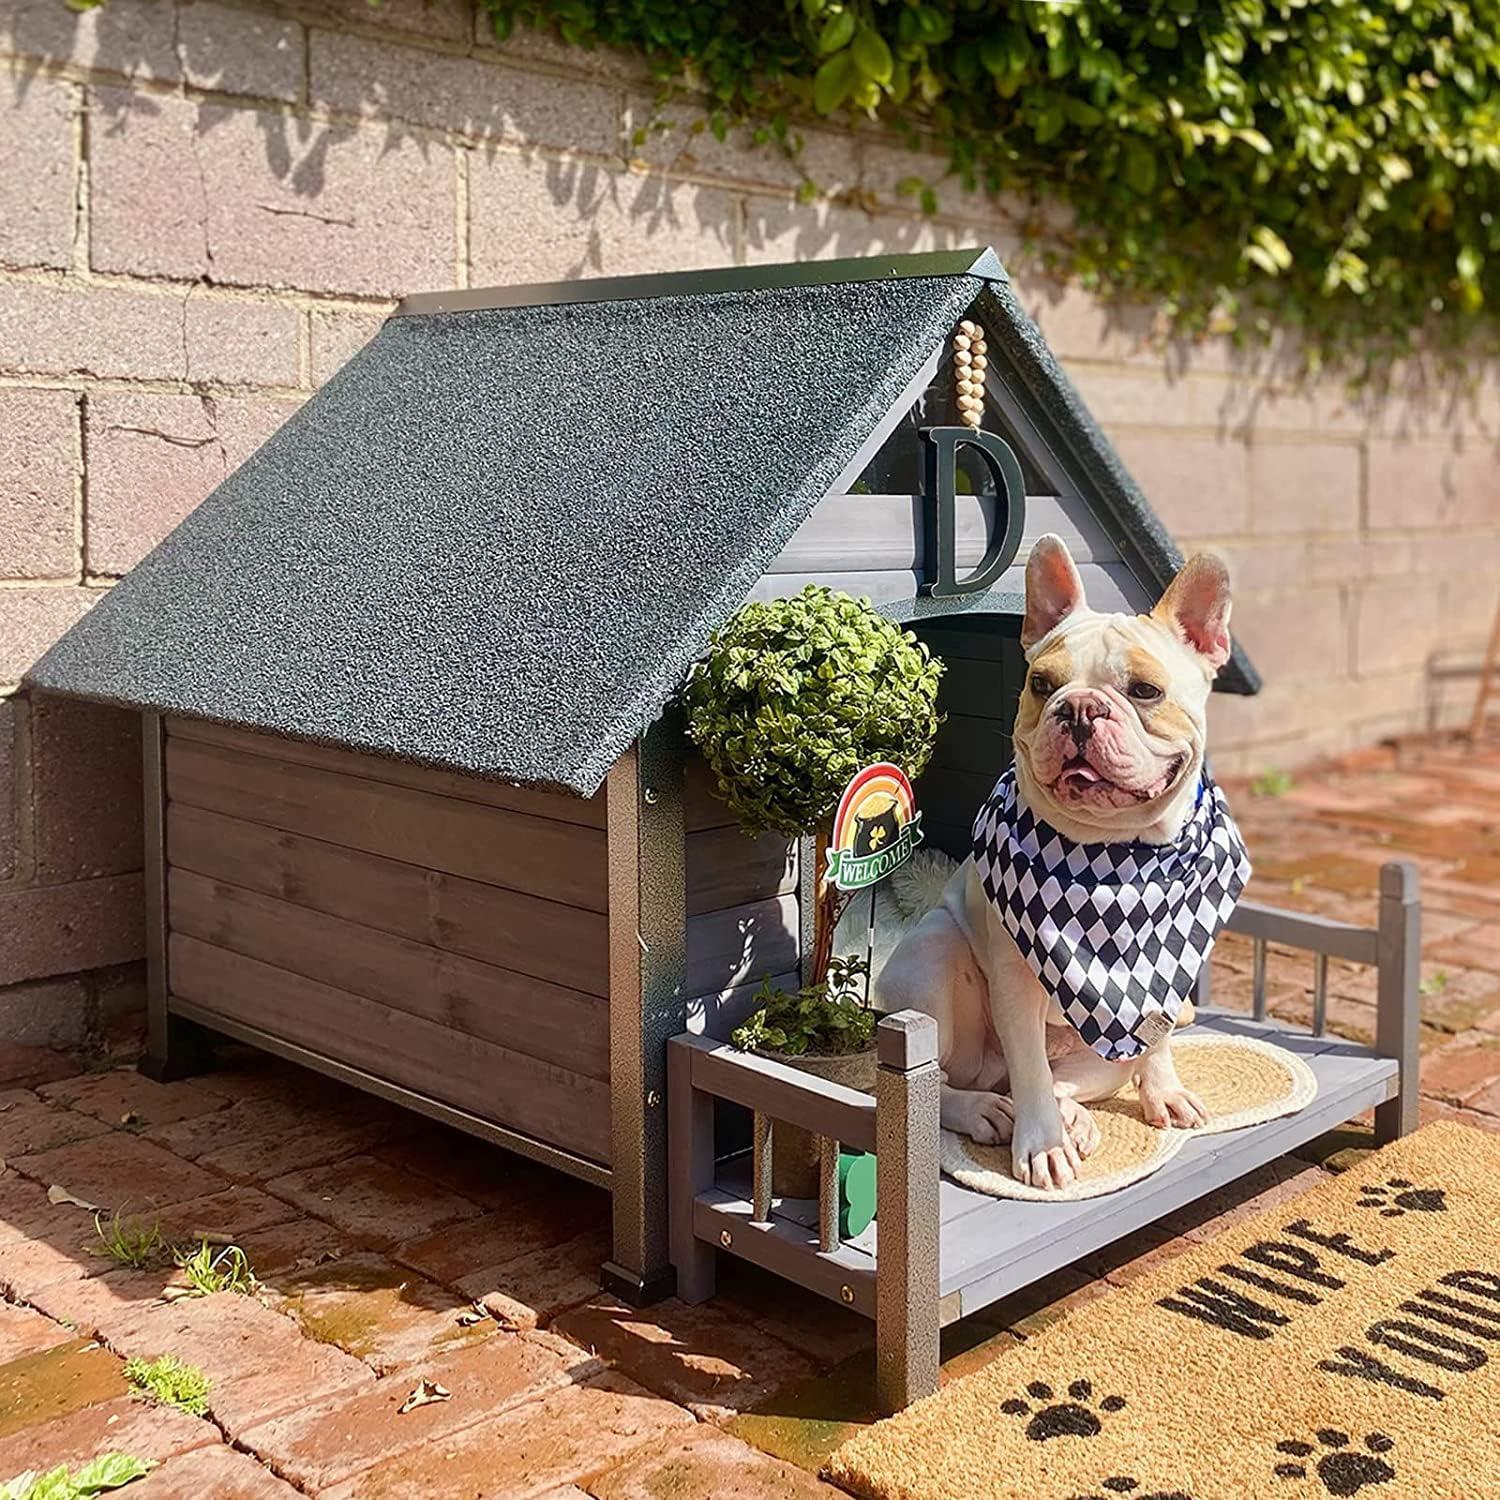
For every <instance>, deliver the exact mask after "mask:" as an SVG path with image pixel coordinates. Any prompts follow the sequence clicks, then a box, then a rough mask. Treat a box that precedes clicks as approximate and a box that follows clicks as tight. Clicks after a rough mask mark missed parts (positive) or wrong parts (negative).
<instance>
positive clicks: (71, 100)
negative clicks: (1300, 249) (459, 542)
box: [0, 0, 1500, 1043]
mask: <svg viewBox="0 0 1500 1500" xmlns="http://www.w3.org/2000/svg"><path fill="white" fill-rule="evenodd" d="M476 37H477V38H478V40H477V41H476ZM0 65H3V66H4V68H5V69H6V76H5V77H4V78H3V79H0V695H10V696H8V697H0V1039H11V1040H24V1041H59V1042H64V1043H76V1042H81V1041H87V1040H89V1039H90V1038H91V1037H94V1036H96V1035H97V1033H98V1031H99V1029H100V1028H101V1027H102V1026H105V1025H107V1023H108V1021H109V1019H110V1018H111V1017H112V1016H113V1015H115V1014H116V1013H118V1012H120V1011H122V1010H124V1011H128V1010H129V1008H130V1007H131V1006H132V1005H135V1004H138V1003H139V983H138V968H137V967H132V964H133V961H135V960H137V959H138V957H139V954H140V951H141V913H140V876H139V868H140V812H139V795H138V793H139V782H138V766H137V760H138V736H137V732H136V729H135V726H134V723H133V721H132V719H131V718H130V717H129V716H126V715H122V714H119V713H116V712H112V711H105V710H100V709H94V708H88V707H80V706H76V705H69V704H60V703H57V702H43V701H31V702H28V701H26V699H25V697H24V695H14V687H15V683H16V681H17V679H18V678H19V677H20V675H21V673H22V672H23V671H24V670H25V668H26V666H27V665H28V663H29V662H31V661H32V660H33V659H34V658H35V657H36V656H37V654H38V653H39V652H40V651H41V650H43V649H44V648H45V647H46V645H47V644H48V643H49V642H50V641H51V640H53V639H54V638H55V637H56V636H57V635H58V634H59V633H60V632H61V631H62V630H63V629H65V628H66V627H67V625H68V624H69V623H70V622H71V621H73V620H75V619H77V618H78V616H79V615H80V614H81V613H82V612H83V611H84V610H86V609H87V608H88V607H89V604H90V603H91V602H92V601H93V600H94V599H96V598H97V597H98V595H99V593H100V591H101V590H103V589H106V588H108V587H109V586H110V584H111V583H112V582H113V580H115V579H116V578H118V577H119V576H120V575H121V574H122V573H124V572H125V571H126V570H127V569H128V568H129V567H130V566H131V565H132V564H133V563H134V562H135V561H136V560H137V559H139V558H140V557H141V556H142V555H143V554H144V553H145V552H146V551H147V550H148V549H149V548H150V547H151V546H152V544H153V543H155V542H156V541H157V539H158V538H160V537H161V536H162V535H163V534H164V533H165V532H166V531H167V530H168V529H169V528H170V527H171V526H172V525H173V524H174V523H175V522H176V521H177V520H178V519H179V518H180V517H181V516H182V515H183V514H184V513H185V512H186V511H187V510H189V509H190V508H191V507H192V506H193V505H194V504H196V503H197V501H198V500H199V499H201V498H202V497H203V495H205V494H206V493H207V492H208V491H209V490H210V489H211V488H212V487H213V486H214V484H215V483H216V482H217V481H218V480H219V479H221V478H222V477H223V476H224V475H225V474H226V473H227V472H229V470H231V469H232V468H233V467H234V466H235V465H236V464H237V463H239V462H240V460H241V459H243V458H244V457H245V455H246V454H248V453H249V452H250V451H251V450H252V449H253V448H254V447H255V446H256V445H257V444H258V443H259V442H261V441H262V440H263V439H264V438H265V436H266V435H267V434H268V433H269V432H271V431H272V430H273V429H274V428H275V427H276V425H277V424H278V423H279V422H281V421H282V420H283V419H284V418H285V417H286V415H287V414H288V413H289V412H290V411H291V410H293V409H294V408H295V406H296V405H297V403H298V402H299V401H302V400H304V399H306V397H307V395H308V393H309V392H310V391H312V390H314V389H315V388H316V387H317V385H318V384H319V382H320V381H322V380H324V379H325V378H326V377H327V376H328V375H329V374H330V373H331V372H332V371H333V370H334V369H336V368H337V367H338V365H339V363H340V362H341V361H342V360H343V359H345V358H346V357H347V356H348V355H349V354H350V353H351V352H352V351H353V350H354V349H355V348H357V347H358V346H359V344H360V343H361V342H362V341H363V340H364V339H365V338H366V337H367V336H368V335H369V333H370V332H371V330H372V329H373V328H374V327H375V326H376V324H377V323H378V321H379V319H380V318H381V316H382V315H383V314H384V312H385V311H386V310H387V309H388V308H389V307H390V306H391V303H392V300H393V299H394V298H396V297H397V296H399V295H400V294H402V293H403V292H406V291H410V290H417V289H422V288H431V287H441V286H447V285H458V286H463V285H479V284H484V283H487V282H512V281H530V280H541V279H553V278H560V277H568V276H577V275H590V274H593V275H598V274H608V273H621V272H628V271H655V270H675V269H684V268H691V267H699V266H715V265H723V264H726V263H747V262H753V261H772V260H787V259H794V258H805V257H811V256H824V255H859V254H867V253H871V252H876V251H881V250H889V251H895V250H918V249H933V248H942V247H949V246H960V245H973V244H981V243H986V242H988V243H993V244H995V245H996V247H997V248H998V249H999V250H1000V251H1001V253H1002V255H1004V256H1006V257H1007V258H1009V259H1011V260H1012V261H1013V263H1015V264H1018V265H1021V266H1024V264H1025V259H1024V255H1023V254H1022V252H1024V250H1025V248H1026V245H1025V243H1023V242H1024V241H1025V240H1026V235H1025V233H1023V231H1022V229H1021V228H1019V227H1018V221H1017V220H1016V218H1015V217H1013V216H1012V215H1010V214H1008V213H1007V212H1006V210H1005V206H1004V205H1003V204H996V203H989V202H985V201H982V200H978V199H972V198H967V197H965V195H963V194H962V193H960V192H959V191H958V190H957V189H951V190H945V191H943V192H942V194H941V197H942V207H943V210H944V213H943V215H942V216H941V217H940V218H938V219H937V220H934V221H924V220H922V219H921V218H920V217H918V216H916V215H915V214H913V213H912V211H911V210H912V201H911V200H910V199H909V198H906V197H903V196H902V195H901V194H900V192H899V191H898V184H899V183H901V181H902V179H904V178H907V177H909V176H911V175H913V174H914V173H915V174H917V175H928V176H935V175H938V167H937V165H936V164H935V163H933V162H931V161H928V160H926V159H924V158H922V157H920V156H914V155H913V154H912V153H910V152H908V151H905V150H898V149H895V148H893V147H891V146H890V145H888V144H887V143H885V142H884V141H883V140H882V139H880V138H879V137H877V136H873V135H865V136H857V137H856V136H851V135H849V134H846V133H842V132H840V131H835V130H827V129H814V130H809V131H808V132H807V139H806V145H805V150H804V153H803V156H802V158H801V163H800V165H794V164H793V163H792V162H790V161H788V160H787V159H785V158H784V157H783V156H781V155H779V154H777V153H775V152H774V151H769V150H765V149H756V148H754V147H753V146H752V145H751V144H750V143H749V142H747V141H744V140H737V139H731V140H730V141H729V142H727V143H725V144H720V143H718V142H716V141H715V140H714V139H713V138H712V136H710V135H708V134H706V133H703V132H701V131H695V130H694V129H693V126H694V122H695V121H696V119H697V112H696V111H695V110H694V109H693V108H692V107H691V106H690V105H688V104H682V105H677V106H674V107H672V108H668V109H665V110H663V111H661V112H660V114H658V113H657V112H656V111H655V109H654V90H653V87H652V86H651V85H650V84H649V82H648V81H647V80H646V79H645V77H644V75H643V74H642V73H641V72H640V71H639V70H638V69H636V68H634V67H633V66H632V65H631V64H630V63H629V62H626V61H623V60H620V59H610V58H605V57H596V56H590V55H587V54H578V53H574V52H570V51H567V50H564V49H562V48H561V47H558V46H555V45H553V44H551V43H550V42H547V41H545V40H543V39H541V38H538V37H531V36H527V37H521V38H518V39H516V40H514V41H513V42H512V43H510V44H509V45H508V46H507V47H506V48H504V49H503V50H496V49H495V48H493V47H490V46H487V45H486V44H485V42H484V37H483V33H482V31H476V28H475V24H474V19H473V17H472V14H471V11H470V8H469V5H468V4H467V3H466V0H432V3H430V4H423V3H422V0H384V3H382V4H380V5H379V6H378V7H372V5H371V4H370V3H369V0H309V3H308V4H306V5H295V4H293V5H287V6H279V7H273V6H269V5H266V6H259V7H257V6H254V5H236V6H227V5H220V4H212V3H206V0H198V3H192V4H180V5H173V4H169V3H164V0H107V3H106V4H105V5H104V6H103V7H102V8H100V9H97V10H93V11H90V12H88V13H86V14H83V15H79V14H75V13H74V12H72V11H69V10H68V9H67V8H66V7H65V6H64V4H63V0H3V3H0ZM804 179H809V180H810V181H811V183H812V185H813V186H814V187H815V188H816V190H817V191H816V193H815V195H814V196H812V197H811V199H810V200H808V201H804V200H807V193H806V192H805V191H801V190H802V189H803V188H804ZM1021 285H1022V287H1023V290H1025V291H1027V293H1028V295H1029V297H1030V300H1031V302H1032V305H1033V308H1034V310H1035V312H1036V313H1037V315H1038V317H1039V318H1040V320H1041V323H1042V326H1043V327H1044V329H1045V330H1046V331H1047V333H1048V335H1049V337H1050V338H1051V339H1052V341H1053V344H1054V346H1055V347H1056V348H1057V350H1058V352H1059V353H1060V354H1061V356H1062V357H1063V358H1064V360H1065V361H1066V362H1067V364H1068V366H1069V368H1070V370H1071V371H1072V373H1073V375H1074V377H1075V379H1076V380H1077V382H1078V384H1079V385H1080V387H1081V388H1082V390H1083V392H1084V395H1085V396H1086V397H1087V399H1088V400H1089V401H1090V403H1091V404H1092V405H1093V407H1094V410H1095V411H1096V413H1097V414H1098V415H1099V417H1100V418H1101V419H1102V420H1103V422H1104V423H1105V425H1106V426H1107V428H1108V429H1109V430H1110V432H1111V434H1112V435H1113V436H1114V437H1115V439H1116V440H1117V441H1118V443H1119V445H1120V447H1121V449H1122V451H1123V452H1124V455H1125V457H1126V459H1127V461H1128V462H1129V463H1130V465H1131V466H1132V467H1133V468H1134V470H1135V472H1136V474H1137V476H1138V477H1139V478H1140V479H1141V481H1142V483H1143V484H1144V485H1145V487H1146V489H1147V491H1148V492H1149V493H1150V495H1151V496H1152V498H1153V500H1154V501H1155V502H1156V504H1157V507H1158V508H1159V510H1160V511H1161V512H1162V514H1163V516H1164V517H1165V519H1166V521H1167V523H1168V524H1169V525H1170V526H1171V527H1172V528H1173V529H1174V531H1175V532H1176V534H1177V535H1178V537H1179V538H1180V539H1181V540H1182V541H1183V543H1184V545H1187V546H1191V545H1192V544H1195V543H1199V542H1207V543H1212V544H1214V545H1216V546H1219V547H1221V548H1222V549H1223V550H1225V551H1226V552H1227V553H1229V554H1230V556H1231V559H1232V561H1233V563H1234V565H1235V567H1236V570H1237V573H1238V583H1239V601H1238V604H1237V607H1236V623H1237V626H1238V628H1239V630H1240V632H1241V634H1242V635H1243V637H1244V639H1245V641H1246V644H1247V645H1248V647H1249V649H1250V651H1251V653H1252V655H1253V656H1254V657H1255V659H1256V661H1257V663H1258V665H1259V666H1260V667H1261V669H1262V671H1263V672H1264V674H1265V676H1266V679H1267V684H1268V685H1267V690H1266V692H1265V694H1264V695H1263V696H1262V697H1261V698H1260V699H1258V700H1250V701H1244V700H1232V699H1231V700H1224V701H1222V702H1221V703H1220V705H1219V707H1218V710H1217V725H1216V730H1215V733H1216V743H1217V754H1218V761H1219V764H1220V765H1221V766H1222V767H1224V768H1226V769H1247V768H1256V769H1258V768H1261V767H1265V766H1271V765H1279V766H1291V765H1295V764H1296V763H1297V762H1298V761H1301V760H1305V759H1307V758H1309V757H1311V756H1314V755H1317V754H1319V753H1322V752H1326V751H1329V750H1336V749H1340V748H1343V747H1346V746H1349V745H1352V744H1356V743H1360V742H1363V741H1367V740H1369V739H1372V738H1374V737H1376V736H1378V735H1380V734H1382V733H1385V732H1387V731H1391V730H1398V729H1407V728H1411V727H1415V726H1418V725H1420V724H1422V723H1423V722H1425V718H1426V715H1427V713H1428V711H1429V701H1428V698H1429V695H1428V690H1427V685H1426V671H1425V665H1426V662H1427V658H1428V656H1429V654H1430V653H1431V652H1432V651H1434V650H1435V649H1438V648H1444V647H1448V646H1451V645H1453V644H1455V643H1457V642H1460V641H1463V640H1469V639H1473V638H1475V637H1478V636H1479V635H1481V634H1482V632H1483V630H1484V627H1485V625H1486V622H1487V620H1488V618H1489V615H1490V613H1491V611H1492V610H1493V609H1494V607H1495V596H1496V588H1497V582H1500V545H1497V543H1500V494H1497V488H1500V487H1497V484H1496V480H1495V477H1494V476H1495V470H1494V466H1493V457H1494V455H1493V451H1492V443H1493V441H1494V439H1495V435H1496V431H1497V426H1500V393H1497V391H1496V386H1495V382H1494V378H1493V372H1481V374H1480V375H1477V376H1476V378H1475V380H1474V382H1473V386H1474V388H1473V389H1472V390H1464V391H1460V392H1456V393H1455V392H1454V391H1452V390H1432V391H1424V390H1423V389H1422V388H1421V387H1420V385H1419V384H1418V383H1417V382H1416V380H1415V377H1413V379H1412V381H1411V382H1409V383H1408V384H1407V385H1404V386H1403V388H1402V390H1401V392H1400V394H1399V395H1398V396H1396V397H1394V398H1392V399H1390V400H1387V401H1384V402H1375V401H1362V400H1359V399H1355V398H1352V397H1350V396H1349V395H1348V394H1347V392H1346V391H1345V390H1344V389H1343V387H1342V386H1341V385H1339V384H1337V383H1335V382H1325V383H1323V384H1320V385H1317V386H1314V387H1313V388H1311V389H1307V388H1303V389H1291V388H1284V387H1283V386H1282V385H1281V384H1279V383H1278V381H1277V379H1276V378H1275V373H1274V369H1267V368H1263V367H1262V363H1261V362H1257V361H1249V362H1244V361H1241V360H1240V359H1238V358H1237V357H1236V356H1235V354H1234V353H1233V351H1231V350H1230V349H1229V348H1227V347H1225V346H1222V345H1218V344H1209V345H1203V346H1200V347H1197V348H1194V349H1192V350H1183V349H1170V350H1165V351H1164V350H1163V349H1161V348H1160V347H1158V346H1156V345H1155V344H1154V343H1153V342H1152V341H1151V339H1150V338H1149V337H1148V335H1149V332H1150V330H1149V320H1148V319H1145V318H1143V317H1137V316H1130V315H1120V314H1118V313H1116V314H1107V313H1105V312H1104V311H1103V310H1101V309H1100V308H1099V307H1098V306H1097V305H1096V304H1095V303H1093V302H1092V301H1091V300H1090V299H1089V298H1088V297H1087V296H1085V295H1084V294H1082V293H1080V292H1078V291H1061V290H1059V289H1057V288H1054V287H1049V286H1046V285H1044V284H1042V283H1041V282H1040V281H1037V282H1035V283H1030V282H1028V281H1027V280H1025V277H1024V272H1023V274H1022V278H1021ZM1457 706H1458V703H1457V701H1456V700H1455V702H1453V703H1450V705H1449V706H1448V712H1449V713H1450V716H1451V713H1452V711H1453V709H1454V708H1455V707H1457Z"/></svg>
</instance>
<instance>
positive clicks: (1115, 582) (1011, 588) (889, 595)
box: [748, 553, 1155, 613]
mask: <svg viewBox="0 0 1500 1500" xmlns="http://www.w3.org/2000/svg"><path fill="white" fill-rule="evenodd" d="M1021 557H1022V558H1023V559H1024V557H1025V554H1024V553H1023V554H1021ZM1078 573H1079V576H1080V577H1081V578H1082V579H1083V584H1084V589H1085V591H1086V593H1087V594H1088V601H1089V604H1090V605H1091V606H1092V607H1093V608H1095V609H1098V610H1105V611H1109V610H1129V611H1131V612H1132V613H1133V612H1135V611H1137V610H1140V609H1142V608H1145V607H1147V606H1148V605H1149V604H1151V603H1154V602H1155V601H1154V600H1147V599H1146V598H1145V594H1144V592H1143V591H1142V589H1141V587H1140V585H1139V584H1137V583H1136V581H1135V578H1134V575H1133V574H1132V573H1131V572H1130V570H1129V568H1127V567H1126V566H1125V564H1124V563H1081V564H1079V568H1078ZM924 581H925V574H923V573H921V572H919V571H916V570H910V569H899V570H880V571H872V572H868V573H859V572H854V571H852V570H850V569H847V568H846V569H841V570H839V571H837V572H834V571H832V570H830V571H826V572H824V571H812V570H809V571H807V572H797V573H767V574H766V575H765V576H764V577H763V578H762V579H761V580H760V581H759V582H758V583H757V584H755V586H754V587H753V588H752V589H751V590H750V593H749V595H748V597H749V598H750V599H755V600H766V599H785V598H788V597H790V596H791V595H792V594H795V593H798V592H800V591H801V590H802V589H803V588H805V587H806V586H807V585H808V584H809V583H820V584H823V585H824V586H825V587H827V588H831V589H838V590H841V591H842V592H844V593H846V594H853V595H854V596H855V598H868V599H871V600H873V601H874V602H875V603H876V604H890V603H893V602H895V601H897V600H900V599H913V598H915V597H916V594H917V589H918V587H919V586H920V585H921V584H922V583H923V582H924ZM1025 589H1026V568H1025V564H1024V561H1020V562H1017V563H1016V564H1015V565H1014V566H1013V567H1010V568H1007V569H1006V570H1005V572H1004V573H1002V574H1001V575H1000V577H999V578H998V579H997V580H996V581H995V583H994V585H993V588H992V592H994V593H997V594H1015V595H1020V594H1023V593H1024V592H1025Z"/></svg>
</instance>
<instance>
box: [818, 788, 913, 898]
mask: <svg viewBox="0 0 1500 1500" xmlns="http://www.w3.org/2000/svg"><path fill="white" fill-rule="evenodd" d="M921 842H922V814H921V813H919V812H918V811H917V807H916V799H915V797H913V795H912V790H911V782H910V781H908V780H907V778H906V773H905V772H904V771H903V770H902V769H901V768H900V766H893V765H891V763H890V762H889V761H877V762H876V763H875V764H874V765H873V766H866V767H865V768H864V770H863V771H860V772H858V773H857V774H856V775H855V777H854V779H853V780H852V781H851V782H850V783H849V785H848V786H847V787H845V788H844V795H843V796H842V797H841V798H840V799H839V809H838V812H837V813H836V814H835V816H834V820H833V837H832V838H831V839H830V840H829V845H828V879H829V880H830V881H831V882H832V883H833V884H834V885H835V886H837V887H838V889H839V890H841V891H862V890H864V889H865V887H866V886H871V885H874V884H875V883H876V882H877V881H880V880H884V879H885V877H886V876H887V875H889V874H890V873H891V871H892V870H899V869H900V868H901V866H902V865H904V864H905V863H906V861H907V860H909V859H910V858H911V856H912V851H913V850H915V849H916V847H917V845H918V844H920V843H921Z"/></svg>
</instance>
